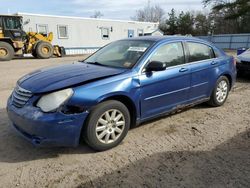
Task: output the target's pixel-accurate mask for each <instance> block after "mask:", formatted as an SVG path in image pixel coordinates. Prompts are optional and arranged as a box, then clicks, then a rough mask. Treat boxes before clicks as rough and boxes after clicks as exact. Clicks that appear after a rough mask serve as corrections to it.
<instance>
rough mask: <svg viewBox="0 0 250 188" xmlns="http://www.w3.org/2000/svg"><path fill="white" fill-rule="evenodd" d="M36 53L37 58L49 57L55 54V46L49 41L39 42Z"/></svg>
mask: <svg viewBox="0 0 250 188" xmlns="http://www.w3.org/2000/svg"><path fill="white" fill-rule="evenodd" d="M32 55H33V53H32ZM34 55H36V56H37V58H40V59H48V58H50V57H51V56H52V55H53V46H52V45H51V44H50V43H48V42H39V43H38V44H37V45H36V50H35V53H34Z"/></svg>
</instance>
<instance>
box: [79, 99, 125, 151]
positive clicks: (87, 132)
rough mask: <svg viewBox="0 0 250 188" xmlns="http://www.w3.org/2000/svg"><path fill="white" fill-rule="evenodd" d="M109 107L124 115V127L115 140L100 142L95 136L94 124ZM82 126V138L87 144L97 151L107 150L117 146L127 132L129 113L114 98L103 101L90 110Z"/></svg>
mask: <svg viewBox="0 0 250 188" xmlns="http://www.w3.org/2000/svg"><path fill="white" fill-rule="evenodd" d="M110 109H117V110H119V111H120V112H121V113H122V114H123V115H124V118H125V127H124V130H123V132H122V134H121V135H120V137H119V138H118V139H117V140H116V141H115V142H113V143H111V144H104V143H102V142H100V141H99V140H98V138H97V137H96V124H97V121H98V119H99V118H100V117H101V116H102V115H103V113H105V112H106V111H108V110H110ZM84 126H85V129H84V134H83V139H84V140H85V141H86V142H87V143H88V145H89V146H90V147H92V148H93V149H95V150H97V151H104V150H108V149H111V148H113V147H115V146H117V145H118V144H119V143H120V142H121V141H122V140H123V139H124V137H125V136H126V135H127V132H128V130H129V128H130V114H129V111H128V109H127V107H126V106H125V105H124V104H122V103H121V102H119V101H114V100H110V101H105V102H103V103H100V104H98V105H97V106H96V107H94V108H93V109H92V110H91V112H90V116H89V118H88V120H87V123H86V124H85V125H84Z"/></svg>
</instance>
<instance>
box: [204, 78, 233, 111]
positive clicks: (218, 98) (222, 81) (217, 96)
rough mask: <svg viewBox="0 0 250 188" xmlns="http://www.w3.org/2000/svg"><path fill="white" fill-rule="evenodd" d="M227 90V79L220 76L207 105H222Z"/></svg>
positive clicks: (228, 86) (228, 85) (225, 98)
mask: <svg viewBox="0 0 250 188" xmlns="http://www.w3.org/2000/svg"><path fill="white" fill-rule="evenodd" d="M229 90H230V84H229V80H228V78H227V77H226V76H221V77H220V78H219V79H218V80H217V82H216V86H215V88H214V90H213V92H212V95H211V97H210V100H209V102H208V103H209V104H210V105H211V106H215V107H217V106H221V105H223V104H224V103H225V102H226V100H227V97H228V93H229Z"/></svg>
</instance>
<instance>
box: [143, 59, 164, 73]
mask: <svg viewBox="0 0 250 188" xmlns="http://www.w3.org/2000/svg"><path fill="white" fill-rule="evenodd" d="M165 69H166V64H165V63H163V62H160V61H151V62H150V63H149V64H148V65H147V67H146V72H152V71H163V70H165Z"/></svg>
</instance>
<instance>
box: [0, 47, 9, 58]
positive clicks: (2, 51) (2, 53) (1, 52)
mask: <svg viewBox="0 0 250 188" xmlns="http://www.w3.org/2000/svg"><path fill="white" fill-rule="evenodd" d="M7 54H8V51H7V50H6V49H5V48H0V57H4V56H6V55H7Z"/></svg>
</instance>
